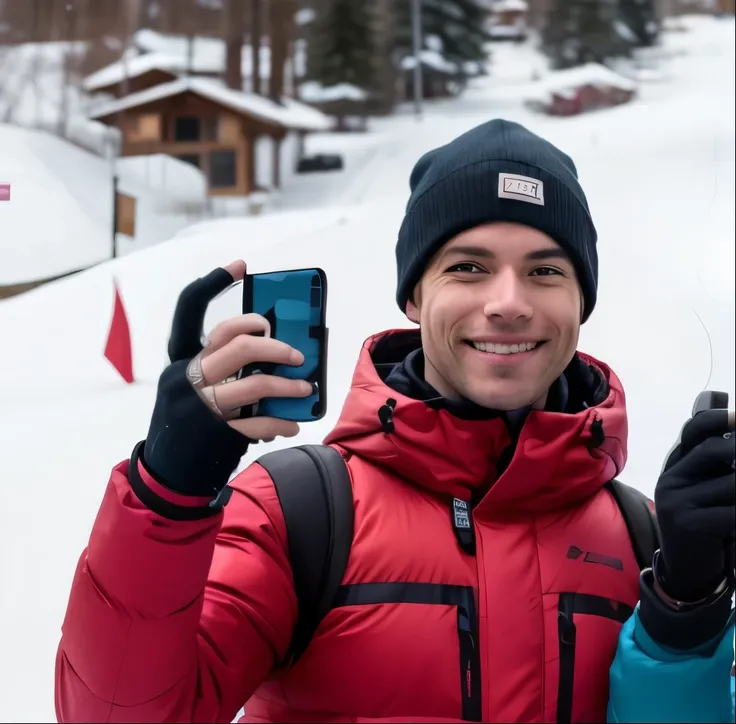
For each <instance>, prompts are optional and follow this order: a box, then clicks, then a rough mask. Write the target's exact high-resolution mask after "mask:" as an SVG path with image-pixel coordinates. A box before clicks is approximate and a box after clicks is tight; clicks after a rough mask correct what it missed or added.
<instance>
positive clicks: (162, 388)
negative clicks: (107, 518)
mask: <svg viewBox="0 0 736 724" xmlns="http://www.w3.org/2000/svg"><path fill="white" fill-rule="evenodd" d="M232 283H233V278H232V276H231V275H230V273H229V272H227V271H226V270H225V269H222V268H220V269H215V270H214V271H212V272H210V273H209V274H208V275H207V276H205V277H202V278H201V279H197V280H196V281H194V282H192V283H191V284H190V285H189V286H187V287H186V288H185V289H184V291H182V293H181V294H180V295H179V300H178V302H177V305H176V310H175V312H174V321H173V324H172V327H171V337H170V339H169V359H170V360H171V364H170V365H169V366H168V367H167V368H166V369H165V370H164V372H163V374H162V375H161V377H160V379H159V383H158V393H157V395H156V404H155V406H154V408H153V415H152V417H151V425H150V427H149V429H148V435H147V436H146V442H145V447H144V449H143V464H144V466H145V467H146V469H147V470H148V471H149V472H150V473H151V475H153V477H154V478H156V480H157V481H158V482H159V483H161V484H162V485H164V486H166V487H167V488H169V489H170V490H173V491H175V492H177V493H182V494H184V495H194V496H211V497H213V498H214V497H216V496H217V495H218V493H219V492H220V491H221V490H222V489H223V488H224V487H225V486H226V485H227V482H228V480H229V479H230V475H232V473H233V471H234V470H235V468H237V466H238V463H239V462H240V459H241V458H242V457H243V455H245V453H246V451H247V450H248V444H249V443H250V442H251V441H250V440H248V438H246V437H244V436H243V435H241V434H240V433H238V432H236V431H235V430H233V429H232V428H231V427H230V426H229V425H228V424H227V422H226V421H225V420H223V419H222V418H221V417H219V416H218V415H217V414H215V413H214V412H213V411H212V410H210V408H209V407H207V405H206V404H205V403H204V402H203V401H202V399H200V397H199V395H198V394H197V391H196V390H195V389H194V387H192V385H191V383H190V382H189V380H188V379H187V374H186V372H187V366H188V365H189V362H190V361H191V360H192V358H193V357H194V356H195V355H197V354H199V353H200V352H201V351H202V327H203V325H204V317H205V314H206V312H207V305H208V304H209V303H210V301H212V299H214V298H215V297H216V296H217V295H218V294H220V293H221V292H223V291H224V290H225V289H227V287H228V286H230V285H231V284H232Z"/></svg>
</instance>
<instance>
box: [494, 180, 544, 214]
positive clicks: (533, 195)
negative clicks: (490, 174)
mask: <svg viewBox="0 0 736 724" xmlns="http://www.w3.org/2000/svg"><path fill="white" fill-rule="evenodd" d="M498 198H499V199H514V200H515V201H526V202H527V203H528V204H538V205H539V206H544V182H543V181H540V180H539V179H538V178H529V176H519V175H518V174H515V173H500V174H498Z"/></svg>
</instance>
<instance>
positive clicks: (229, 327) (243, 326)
mask: <svg viewBox="0 0 736 724" xmlns="http://www.w3.org/2000/svg"><path fill="white" fill-rule="evenodd" d="M259 333H262V334H261V336H264V337H270V336H271V323H270V322H269V321H268V320H267V319H266V318H265V317H262V316H261V315H260V314H252V313H251V314H241V315H240V316H239V317H232V318H231V319H226V320H225V321H224V322H220V324H218V325H217V326H216V327H215V328H214V329H213V330H212V331H211V332H210V333H209V335H208V336H207V346H206V347H205V348H204V356H205V357H206V356H207V355H210V354H212V353H213V352H214V351H216V350H218V349H220V348H221V347H224V346H225V345H226V344H227V343H228V342H230V341H232V340H233V339H235V338H236V337H237V336H238V335H240V334H253V335H258V334H259Z"/></svg>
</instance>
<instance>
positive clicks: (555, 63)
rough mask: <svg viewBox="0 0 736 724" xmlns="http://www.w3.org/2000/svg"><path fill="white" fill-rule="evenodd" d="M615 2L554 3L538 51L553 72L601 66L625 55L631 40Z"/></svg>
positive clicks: (579, 0) (577, 0)
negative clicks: (548, 59) (543, 55)
mask: <svg viewBox="0 0 736 724" xmlns="http://www.w3.org/2000/svg"><path fill="white" fill-rule="evenodd" d="M625 31H626V27H625V25H623V23H622V22H621V17H620V13H619V6H618V1H617V0H554V2H553V4H552V8H551V12H550V14H549V15H548V17H547V22H546V23H545V27H544V29H543V31H542V50H543V52H544V53H545V54H546V55H547V56H548V57H549V58H550V61H551V63H552V67H553V68H556V69H561V68H572V67H574V66H577V65H583V64H585V63H605V61H606V60H607V59H609V58H614V57H617V56H624V55H628V54H629V53H630V51H631V48H632V46H633V44H634V43H633V42H632V38H630V37H629V36H630V35H631V33H627V32H625Z"/></svg>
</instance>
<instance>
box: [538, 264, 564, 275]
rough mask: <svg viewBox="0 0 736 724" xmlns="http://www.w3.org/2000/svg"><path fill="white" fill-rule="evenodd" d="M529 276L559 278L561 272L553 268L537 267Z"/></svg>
mask: <svg viewBox="0 0 736 724" xmlns="http://www.w3.org/2000/svg"><path fill="white" fill-rule="evenodd" d="M531 274H532V276H538V277H549V276H560V275H561V274H562V272H561V271H560V270H559V269H555V267H553V266H538V267H537V268H536V269H532V271H531Z"/></svg>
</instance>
